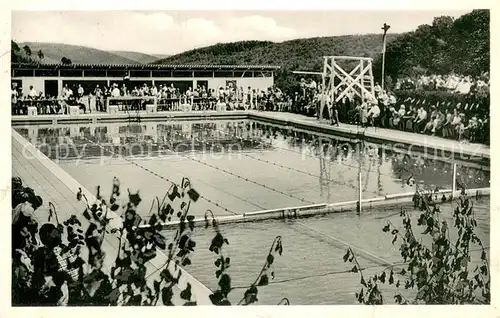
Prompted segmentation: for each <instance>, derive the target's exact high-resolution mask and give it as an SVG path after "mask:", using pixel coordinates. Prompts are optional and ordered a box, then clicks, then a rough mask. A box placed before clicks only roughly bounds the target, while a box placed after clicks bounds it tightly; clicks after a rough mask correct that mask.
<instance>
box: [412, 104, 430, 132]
mask: <svg viewBox="0 0 500 318" xmlns="http://www.w3.org/2000/svg"><path fill="white" fill-rule="evenodd" d="M426 121H427V111H426V110H425V109H424V107H423V106H420V108H419V109H418V111H417V118H416V120H415V124H414V125H413V127H414V128H413V130H414V131H415V132H420V131H421V130H422V129H423V128H424V127H425V126H424V125H425V124H426Z"/></svg>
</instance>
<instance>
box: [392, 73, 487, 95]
mask: <svg viewBox="0 0 500 318" xmlns="http://www.w3.org/2000/svg"><path fill="white" fill-rule="evenodd" d="M489 85H490V80H489V76H488V74H487V73H485V74H483V75H482V76H476V77H472V76H470V75H467V76H464V75H456V74H449V75H428V76H427V75H422V76H419V77H418V78H416V79H411V78H410V77H405V78H400V79H398V80H397V81H396V83H395V85H394V90H424V91H447V92H454V93H458V94H469V93H477V94H488V92H489Z"/></svg>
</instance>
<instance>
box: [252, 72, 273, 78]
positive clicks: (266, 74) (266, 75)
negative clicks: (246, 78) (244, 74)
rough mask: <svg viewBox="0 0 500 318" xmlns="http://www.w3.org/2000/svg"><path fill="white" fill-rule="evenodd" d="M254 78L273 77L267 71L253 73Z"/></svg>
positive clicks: (271, 73)
mask: <svg viewBox="0 0 500 318" xmlns="http://www.w3.org/2000/svg"><path fill="white" fill-rule="evenodd" d="M254 74H255V75H254V76H255V77H273V72H268V71H255V72H254Z"/></svg>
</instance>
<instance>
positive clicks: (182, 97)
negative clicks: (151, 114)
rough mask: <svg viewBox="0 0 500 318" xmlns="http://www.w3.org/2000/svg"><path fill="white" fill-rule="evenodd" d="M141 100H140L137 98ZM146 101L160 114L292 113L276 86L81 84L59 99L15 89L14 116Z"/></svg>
mask: <svg viewBox="0 0 500 318" xmlns="http://www.w3.org/2000/svg"><path fill="white" fill-rule="evenodd" d="M134 97H140V98H134ZM145 97H154V98H155V99H156V104H157V107H158V110H167V111H168V110H187V109H186V108H189V110H217V109H224V110H237V109H253V110H270V111H272V110H279V111H284V110H286V109H289V108H287V107H285V106H284V105H283V103H282V101H283V94H282V92H281V90H280V89H279V88H277V87H276V86H272V87H269V88H268V89H266V90H261V89H257V88H252V87H251V86H248V87H246V88H244V87H236V86H235V85H234V84H233V83H232V82H229V83H228V84H227V85H226V86H220V87H219V88H218V89H214V88H207V87H205V86H204V85H198V86H197V87H195V88H194V89H193V88H192V87H188V88H187V89H186V90H183V91H181V89H180V88H179V87H175V85H174V84H173V83H172V84H170V85H166V84H160V85H158V86H156V85H148V84H146V83H144V84H142V85H134V83H131V82H129V83H127V84H125V83H122V84H121V85H119V84H118V83H113V84H111V85H110V86H109V87H108V86H100V85H95V86H94V87H93V88H91V89H88V90H87V91H85V89H84V88H83V87H82V85H81V84H77V85H74V86H73V87H69V86H68V85H67V84H65V85H64V87H63V89H62V90H61V93H60V94H59V95H58V96H48V95H45V94H44V93H43V92H36V91H35V89H34V88H33V86H31V87H30V89H29V92H28V93H27V94H24V93H23V91H22V89H21V88H20V87H17V86H16V85H15V84H13V85H12V95H11V100H12V114H13V115H23V114H27V108H28V107H30V106H33V107H36V108H37V113H38V114H67V113H68V106H75V105H77V106H79V107H80V109H82V110H83V112H84V113H85V112H87V111H90V112H91V111H100V112H106V111H107V105H108V100H109V102H110V105H117V106H118V107H119V109H120V110H144V109H145V106H146V104H147V103H149V102H148V99H147V98H145Z"/></svg>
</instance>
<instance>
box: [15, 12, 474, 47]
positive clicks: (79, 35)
mask: <svg viewBox="0 0 500 318" xmlns="http://www.w3.org/2000/svg"><path fill="white" fill-rule="evenodd" d="M467 12H470V10H461V11H458V10H457V11H453V10H451V11H450V10H448V11H435V10H434V11H388V10H386V11H60V12H56V11H13V12H12V39H13V40H15V41H16V42H54V43H64V44H73V45H83V46H89V47H93V48H97V49H101V50H111V51H135V52H142V53H149V54H176V53H181V52H184V51H187V50H191V49H194V48H198V47H203V46H207V45H212V44H216V43H226V42H234V41H241V40H268V41H275V42H282V41H286V40H291V39H297V38H310V37H318V36H335V35H347V34H366V33H379V32H381V30H380V28H381V26H382V25H383V23H387V24H389V25H390V26H391V28H390V30H389V32H390V33H391V32H392V33H400V32H406V31H411V30H415V29H416V28H417V27H418V26H419V25H421V24H430V23H432V20H433V18H434V17H438V16H442V15H448V16H452V17H459V16H461V15H463V14H465V13H467Z"/></svg>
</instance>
